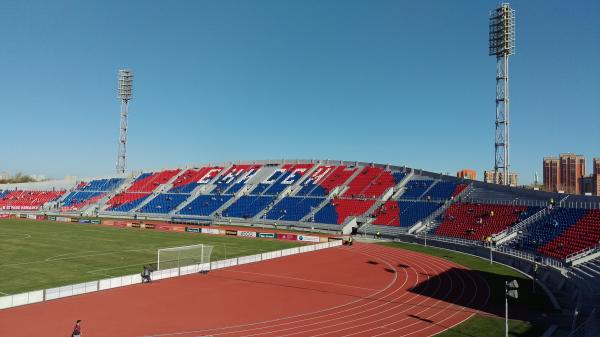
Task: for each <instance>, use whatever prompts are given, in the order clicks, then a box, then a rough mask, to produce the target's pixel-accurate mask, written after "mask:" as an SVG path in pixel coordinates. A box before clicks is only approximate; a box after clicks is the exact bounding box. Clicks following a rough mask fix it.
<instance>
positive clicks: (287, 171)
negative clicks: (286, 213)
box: [251, 164, 313, 195]
mask: <svg viewBox="0 0 600 337" xmlns="http://www.w3.org/2000/svg"><path fill="white" fill-rule="evenodd" d="M312 167H313V164H297V165H294V164H285V165H283V166H282V167H281V168H280V169H277V170H275V172H273V173H272V174H271V175H270V176H269V177H268V178H267V179H266V180H264V181H262V182H261V183H260V184H258V185H257V186H256V187H255V188H254V189H253V190H252V192H251V193H252V194H254V195H260V194H264V195H277V194H279V193H280V192H282V191H283V190H284V189H285V188H287V187H288V186H291V185H293V184H294V183H296V182H297V181H298V180H299V179H300V178H302V176H303V175H304V173H306V171H308V170H310V169H311V168H312Z"/></svg>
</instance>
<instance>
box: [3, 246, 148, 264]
mask: <svg viewBox="0 0 600 337" xmlns="http://www.w3.org/2000/svg"><path fill="white" fill-rule="evenodd" d="M145 250H150V251H155V249H154V248H141V249H128V250H115V251H109V252H103V253H98V254H88V255H77V256H71V257H62V258H58V257H60V256H66V255H72V254H74V253H66V254H59V255H54V256H50V257H48V258H46V259H43V260H37V261H29V262H19V263H7V264H0V267H6V266H21V265H26V264H34V263H43V262H54V261H64V260H73V259H79V258H83V257H95V256H102V255H111V254H117V253H126V252H141V251H145Z"/></svg>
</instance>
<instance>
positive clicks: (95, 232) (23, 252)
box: [0, 220, 299, 296]
mask: <svg viewBox="0 0 600 337" xmlns="http://www.w3.org/2000/svg"><path fill="white" fill-rule="evenodd" d="M193 244H207V245H211V246H213V251H212V256H211V260H213V261H214V260H221V259H226V258H232V257H237V256H243V255H252V254H258V253H263V252H268V251H274V250H280V249H285V248H290V247H296V246H298V245H299V244H298V243H296V242H289V241H277V240H265V239H246V238H238V237H227V236H215V235H203V234H196V233H182V232H167V231H155V230H149V229H129V228H127V229H125V228H113V227H106V226H101V225H90V224H76V223H60V222H47V221H30V220H0V296H3V295H7V294H15V293H20V292H25V291H31V290H38V289H47V288H53V287H58V286H61V285H68V284H75V283H80V282H86V281H92V280H98V279H103V278H108V277H115V276H122V275H129V274H135V273H139V272H141V270H142V266H143V265H145V264H149V263H156V260H157V250H158V249H159V248H168V247H177V246H185V245H193Z"/></svg>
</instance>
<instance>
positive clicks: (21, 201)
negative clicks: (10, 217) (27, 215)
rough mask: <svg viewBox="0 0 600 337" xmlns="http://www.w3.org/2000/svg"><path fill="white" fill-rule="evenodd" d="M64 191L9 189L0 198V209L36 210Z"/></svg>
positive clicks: (58, 196)
mask: <svg viewBox="0 0 600 337" xmlns="http://www.w3.org/2000/svg"><path fill="white" fill-rule="evenodd" d="M64 193H65V191H20V190H17V191H9V192H8V193H5V194H4V195H3V196H2V197H1V199H0V209H4V210H38V209H40V208H42V206H44V204H45V203H47V202H50V201H54V200H56V199H58V198H60V197H61V196H62V195H63V194H64Z"/></svg>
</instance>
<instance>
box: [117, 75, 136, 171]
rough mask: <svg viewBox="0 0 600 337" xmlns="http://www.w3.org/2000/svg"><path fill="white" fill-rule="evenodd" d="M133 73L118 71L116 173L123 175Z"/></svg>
mask: <svg viewBox="0 0 600 337" xmlns="http://www.w3.org/2000/svg"><path fill="white" fill-rule="evenodd" d="M132 87H133V72H132V71H131V70H130V69H121V70H119V95H118V98H119V99H120V100H121V131H120V133H119V157H118V158H117V173H125V168H126V167H127V113H128V106H129V101H130V100H131V99H132V97H133V95H132Z"/></svg>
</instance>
